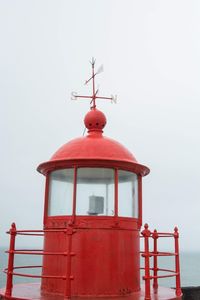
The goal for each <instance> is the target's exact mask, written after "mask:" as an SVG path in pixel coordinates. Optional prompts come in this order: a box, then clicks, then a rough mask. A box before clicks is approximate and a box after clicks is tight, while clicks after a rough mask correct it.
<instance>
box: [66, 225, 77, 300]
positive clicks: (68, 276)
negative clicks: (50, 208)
mask: <svg viewBox="0 0 200 300" xmlns="http://www.w3.org/2000/svg"><path fill="white" fill-rule="evenodd" d="M68 226H69V227H68V228H66V230H65V231H64V232H65V234H66V248H67V253H66V258H67V264H66V270H67V271H66V286H65V291H64V299H65V300H66V299H68V300H69V299H71V281H72V280H73V279H74V277H73V276H72V275H71V268H72V261H71V259H72V256H74V255H75V254H74V253H73V252H72V235H73V233H75V232H76V231H75V229H73V224H72V223H68Z"/></svg>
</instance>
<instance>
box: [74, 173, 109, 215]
mask: <svg viewBox="0 0 200 300" xmlns="http://www.w3.org/2000/svg"><path fill="white" fill-rule="evenodd" d="M76 214H77V215H90V216H113V215H114V170H113V169H105V168H79V169H78V172H77V194H76Z"/></svg>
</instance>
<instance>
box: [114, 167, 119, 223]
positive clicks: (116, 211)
mask: <svg viewBox="0 0 200 300" xmlns="http://www.w3.org/2000/svg"><path fill="white" fill-rule="evenodd" d="M114 214H115V217H114V220H115V221H114V222H115V226H118V225H119V219H118V169H115V204H114Z"/></svg>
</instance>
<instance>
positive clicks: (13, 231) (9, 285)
mask: <svg viewBox="0 0 200 300" xmlns="http://www.w3.org/2000/svg"><path fill="white" fill-rule="evenodd" d="M9 233H10V247H9V256H8V271H7V281H6V292H5V296H6V297H10V296H12V288H13V268H14V251H15V237H16V225H15V223H12V225H11V228H10V231H9Z"/></svg>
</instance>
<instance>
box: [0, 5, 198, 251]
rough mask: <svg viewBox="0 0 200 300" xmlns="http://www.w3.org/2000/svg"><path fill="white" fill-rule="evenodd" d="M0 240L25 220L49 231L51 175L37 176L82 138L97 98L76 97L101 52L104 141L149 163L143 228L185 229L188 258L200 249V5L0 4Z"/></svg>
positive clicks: (25, 226)
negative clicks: (45, 221)
mask: <svg viewBox="0 0 200 300" xmlns="http://www.w3.org/2000/svg"><path fill="white" fill-rule="evenodd" d="M0 36H1V40H0V42H1V46H0V66H1V68H0V99H1V110H0V111H1V116H0V128H1V133H0V134H1V137H0V138H1V148H0V157H1V168H0V172H1V181H0V184H1V200H0V201H1V210H0V241H1V242H0V243H1V245H2V246H3V245H5V244H7V236H6V235H5V234H4V232H5V231H6V230H7V229H8V228H9V227H10V224H11V222H13V221H15V222H16V224H17V227H18V228H20V229H28V228H41V227H42V218H43V198H44V197H43V196H44V178H43V176H42V175H40V174H38V173H37V172H36V170H35V169H36V167H37V165H38V164H39V163H41V162H43V161H46V160H48V159H49V158H50V157H51V155H52V154H53V153H54V152H55V151H56V150H57V149H58V147H60V146H61V145H62V144H64V143H65V142H67V141H69V140H70V139H72V138H75V137H78V136H81V135H82V133H83V129H84V127H83V118H84V115H85V113H86V112H87V111H88V109H89V103H88V102H87V101H85V102H84V101H79V102H73V101H70V94H71V91H78V92H84V93H86V92H87V88H86V87H85V86H84V85H83V83H84V80H85V79H87V78H88V76H89V74H90V65H89V63H88V61H89V60H90V59H91V57H92V56H94V57H95V58H96V59H97V66H98V65H100V64H102V63H103V65H104V69H105V71H104V73H102V74H101V75H99V77H98V80H97V82H98V83H99V86H100V91H101V94H102V95H106V96H107V95H108V96H109V95H110V94H117V95H118V104H117V105H111V104H110V103H108V102H103V101H102V102H99V108H100V109H102V110H103V111H104V113H105V114H106V116H107V119H108V122H107V126H106V128H105V135H106V136H110V137H112V138H114V139H117V140H118V141H120V142H122V143H123V144H124V145H125V146H126V147H127V148H128V149H129V150H130V151H131V152H133V153H134V154H135V156H136V158H137V159H138V161H139V162H141V163H143V164H146V165H147V166H149V167H150V169H151V173H150V174H149V175H148V176H147V177H146V178H144V181H143V207H144V214H143V220H144V222H148V223H149V224H150V227H151V229H154V228H157V229H158V230H161V231H164V230H167V231H169V230H172V229H173V228H174V226H175V225H178V227H179V229H180V234H181V240H180V243H181V249H182V250H187V251H189V250H200V243H199V241H198V237H199V235H200V226H199V215H200V201H199V199H200V191H199V177H200V176H199V170H198V168H199V163H200V158H199V153H200V140H199V128H200V118H199V114H200V104H199V102H200V87H199V81H200V58H199V53H200V38H199V37H200V2H199V1H198V0H196V1H194V0H190V1H189V0H188V1H185V0H180V1H179V0H173V1H171V0H168V1H160V0H159V1H158V0H157V1H153V0H151V1H149V0H146V1H145V0H143V1H134V0H126V1H124V0H118V1H117V0H115V1H114V0H113V1H111V0H110V1H109V0H101V1H100V0H99V1H97V0H96V1H95V0H84V1H81V0H79V1H78V0H74V1H67V0H65V1H61V0H56V1H51V0H48V1H47V0H46V1H44V0H43V1H39V0H18V1H14V0H13V1H11V0H10V1H7V0H4V1H3V0H1V1H0Z"/></svg>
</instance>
